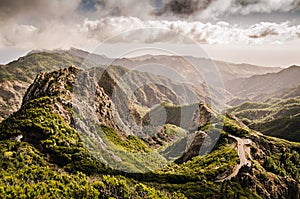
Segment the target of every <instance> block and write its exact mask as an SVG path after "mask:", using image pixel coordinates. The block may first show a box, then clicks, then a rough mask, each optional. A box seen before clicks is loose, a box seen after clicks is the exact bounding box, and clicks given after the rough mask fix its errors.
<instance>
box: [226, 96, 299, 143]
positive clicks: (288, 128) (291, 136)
mask: <svg viewBox="0 0 300 199" xmlns="http://www.w3.org/2000/svg"><path fill="white" fill-rule="evenodd" d="M229 112H232V113H234V114H235V115H236V116H237V117H239V118H240V119H242V120H243V122H244V123H245V124H247V125H248V126H249V127H251V128H252V129H255V130H257V131H260V132H262V133H264V134H266V135H270V136H275V137H279V138H283V139H287V140H291V141H297V142H299V141H300V98H299V97H296V98H289V99H283V100H281V99H270V100H267V101H266V102H264V103H257V102H245V103H243V104H241V105H239V106H236V107H234V108H231V109H230V110H229Z"/></svg>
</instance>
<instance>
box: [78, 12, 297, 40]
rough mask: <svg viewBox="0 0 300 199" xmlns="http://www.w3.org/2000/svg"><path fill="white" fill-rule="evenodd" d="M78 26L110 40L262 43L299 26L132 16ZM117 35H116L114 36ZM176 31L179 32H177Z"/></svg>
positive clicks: (288, 36) (288, 35)
mask: <svg viewBox="0 0 300 199" xmlns="http://www.w3.org/2000/svg"><path fill="white" fill-rule="evenodd" d="M81 30H82V31H83V32H86V33H87V35H88V37H89V38H94V39H96V40H98V41H103V40H105V39H107V38H110V37H112V36H116V37H115V38H114V39H111V40H110V41H111V42H121V41H122V42H132V41H138V42H147V43H152V42H170V41H171V42H188V41H189V40H194V41H196V42H199V43H208V44H263V43H282V42H285V41H288V40H293V39H298V38H299V37H300V26H291V25H289V23H288V22H285V23H281V24H277V23H268V22H261V23H258V24H255V25H253V26H250V27H246V28H242V27H238V26H237V25H230V24H229V23H227V22H217V23H215V24H211V23H202V22H186V21H158V20H148V21H143V20H140V19H138V18H135V17H129V18H128V17H116V18H102V19H100V20H87V19H86V20H85V21H84V23H83V24H82V25H81ZM117 35H119V36H117ZM178 35H180V36H178ZM189 42H191V41H189Z"/></svg>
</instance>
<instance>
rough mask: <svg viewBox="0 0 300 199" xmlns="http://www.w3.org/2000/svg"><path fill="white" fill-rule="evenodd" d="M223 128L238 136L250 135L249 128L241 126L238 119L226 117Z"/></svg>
mask: <svg viewBox="0 0 300 199" xmlns="http://www.w3.org/2000/svg"><path fill="white" fill-rule="evenodd" d="M223 130H224V131H225V132H227V133H230V134H232V135H236V136H239V137H243V136H247V135H250V130H249V129H246V128H244V127H242V126H241V125H240V124H239V123H238V121H236V120H233V119H231V118H228V117H226V118H225V119H224V126H223Z"/></svg>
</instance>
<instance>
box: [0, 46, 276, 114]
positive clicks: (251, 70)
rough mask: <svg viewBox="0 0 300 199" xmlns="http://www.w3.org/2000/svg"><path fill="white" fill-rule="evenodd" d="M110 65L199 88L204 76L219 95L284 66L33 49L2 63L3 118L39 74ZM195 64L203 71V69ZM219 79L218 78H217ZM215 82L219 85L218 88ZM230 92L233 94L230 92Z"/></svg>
mask: <svg viewBox="0 0 300 199" xmlns="http://www.w3.org/2000/svg"><path fill="white" fill-rule="evenodd" d="M108 64H110V65H120V66H123V67H127V68H129V69H132V68H135V67H136V66H146V67H144V68H143V69H141V68H140V69H137V70H140V72H148V73H154V74H155V75H157V73H158V71H159V75H160V76H164V77H167V78H168V79H171V80H172V81H176V82H179V83H180V82H181V83H182V82H184V83H192V84H193V85H194V86H196V87H199V86H200V87H202V86H203V80H204V79H203V78H206V80H207V79H209V81H208V84H207V83H206V84H205V85H204V87H206V88H207V87H210V88H209V89H210V90H211V93H208V91H206V94H205V96H207V95H213V96H214V95H215V96H216V95H218V93H220V91H217V90H215V89H218V88H216V87H222V85H223V84H222V82H223V81H224V82H226V81H228V80H232V79H235V78H239V77H249V76H251V75H255V74H264V73H268V72H276V71H278V70H280V68H267V67H259V66H252V65H247V64H242V65H238V64H231V63H226V62H220V61H211V60H208V59H203V58H194V57H184V56H183V57H180V56H159V55H157V56H154V55H153V56H152V55H151V56H141V57H136V58H130V59H126V58H123V59H122V58H120V59H112V58H107V57H105V56H102V55H97V54H92V53H88V52H86V51H83V50H79V49H75V48H71V49H70V50H54V51H31V52H30V53H28V54H27V55H26V56H24V57H21V58H19V59H18V60H16V61H13V62H11V63H9V64H7V65H2V66H0V84H1V85H0V89H1V91H2V92H1V93H0V103H1V104H0V105H1V106H0V120H3V119H4V118H7V117H8V116H9V115H10V114H11V113H13V112H14V111H17V109H18V108H19V107H20V105H21V100H20V99H21V97H22V96H23V95H24V94H25V91H26V89H27V88H28V86H29V84H31V83H32V82H33V80H34V78H35V76H36V75H37V74H38V73H40V72H42V71H43V72H47V71H53V70H57V69H60V68H64V67H66V66H70V65H75V66H79V67H81V68H87V67H93V66H96V65H97V66H99V65H108ZM214 64H216V65H217V66H218V68H219V69H218V70H219V71H220V72H221V75H222V78H223V79H221V78H220V77H219V76H218V74H216V71H217V70H215V69H214V70H212V69H211V68H210V67H212V68H214ZM159 65H160V66H162V65H166V66H168V67H169V69H167V70H162V68H161V67H160V68H159V70H154V68H155V66H156V67H157V66H159ZM194 66H195V67H196V68H199V69H201V70H200V71H199V70H198V69H196V68H195V67H194ZM147 67H148V69H147ZM149 67H150V68H152V70H149ZM170 67H171V68H174V70H175V69H176V71H175V72H174V71H173V72H172V70H170ZM135 69H136V68H135ZM155 71H156V72H155ZM216 75H217V76H216ZM215 79H216V80H217V81H215ZM210 84H211V85H210ZM215 84H216V87H214V85H215ZM202 94H203V93H202ZM226 95H228V96H230V94H229V93H227V94H226ZM213 98H217V97H213Z"/></svg>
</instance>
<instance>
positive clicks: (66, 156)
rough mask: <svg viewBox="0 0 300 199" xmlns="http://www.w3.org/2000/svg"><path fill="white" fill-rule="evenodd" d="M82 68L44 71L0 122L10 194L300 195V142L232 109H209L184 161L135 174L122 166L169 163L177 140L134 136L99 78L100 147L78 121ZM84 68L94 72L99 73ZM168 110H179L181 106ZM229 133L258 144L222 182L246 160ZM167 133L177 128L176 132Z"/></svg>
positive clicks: (4, 189) (0, 182) (2, 183)
mask: <svg viewBox="0 0 300 199" xmlns="http://www.w3.org/2000/svg"><path fill="white" fill-rule="evenodd" d="M78 73H80V70H78V69H77V68H74V67H70V68H66V69H62V70H58V71H55V72H52V73H41V74H40V75H38V76H37V78H36V79H35V81H34V83H33V84H32V85H31V86H30V88H29V89H28V91H27V93H26V94H25V97H24V100H23V104H22V106H21V108H20V110H19V111H17V112H16V113H14V114H12V115H11V116H10V117H9V118H7V119H6V120H4V121H3V122H2V123H1V124H0V145H1V150H0V159H1V163H0V165H1V167H0V176H1V178H0V192H1V195H4V196H7V197H8V198H9V197H20V196H23V195H24V194H25V195H26V194H27V195H26V197H31V198H32V197H54V198H55V197H56V198H57V197H87V198H95V197H96V198H97V197H100V198H109V197H115V198H185V197H188V198H220V197H223V198H233V197H245V198H299V187H298V186H299V175H300V169H299V167H297V165H299V163H300V162H299V149H300V147H299V144H296V143H291V142H287V141H284V140H280V139H273V138H269V137H263V136H261V135H260V134H258V133H256V132H254V131H252V130H250V129H249V128H248V127H247V126H245V125H244V124H243V123H242V122H241V121H239V120H238V119H237V118H235V117H234V116H231V115H228V116H218V120H216V121H214V120H212V121H211V122H208V121H209V118H208V117H207V118H206V117H205V115H210V113H209V112H208V114H203V116H204V117H205V118H202V119H201V117H200V118H199V120H196V121H198V123H197V124H199V128H200V129H198V130H199V131H198V130H197V131H195V132H185V133H189V134H193V133H195V135H196V136H194V137H193V136H192V137H191V138H192V139H191V140H190V141H191V144H190V145H188V147H187V148H186V150H185V149H183V150H184V151H185V152H186V153H185V154H184V156H183V157H184V158H182V159H184V160H183V161H180V162H179V163H174V162H173V160H171V161H169V162H168V164H167V165H165V166H163V167H160V168H157V169H156V170H153V168H152V171H151V172H145V173H130V172H129V173H127V172H126V171H128V170H122V169H124V167H126V166H127V167H134V169H136V171H138V169H141V166H142V167H143V165H138V164H136V161H134V160H137V159H138V158H140V159H142V162H147V161H149V162H148V163H151V162H152V164H149V165H150V166H151V167H155V166H157V165H158V164H162V163H163V162H158V161H157V160H158V159H159V158H161V157H162V156H159V158H158V156H154V155H153V153H154V152H157V153H156V154H157V155H160V154H159V152H161V151H166V150H164V149H166V148H168V147H171V148H172V143H170V142H169V141H170V140H173V139H164V140H165V142H166V144H167V146H165V145H163V146H162V147H163V148H161V147H158V148H155V147H153V148H150V147H148V146H147V144H148V143H145V142H144V141H142V140H141V139H140V138H139V137H137V136H135V134H134V132H129V133H130V134H129V135H128V134H127V133H128V132H122V128H121V127H120V128H119V127H118V125H119V124H118V123H114V122H113V121H116V118H115V117H116V116H117V115H115V114H113V111H114V107H113V105H114V103H113V101H112V100H111V98H110V95H109V94H107V93H106V91H105V89H103V88H102V87H101V85H102V84H100V83H99V84H98V83H97V84H98V86H99V87H98V88H96V91H97V92H96V97H95V98H92V100H93V101H95V102H97V103H96V105H98V106H96V107H93V108H95V110H96V120H95V121H98V123H99V125H100V126H101V127H102V128H101V129H102V130H101V131H98V130H97V129H95V133H99V134H98V135H99V136H101V137H102V138H103V139H102V141H103V143H105V144H106V145H107V146H110V148H109V149H110V150H109V151H107V150H104V149H103V148H101V147H100V148H99V146H105V145H101V144H102V143H99V144H100V145H98V146H94V145H93V143H95V142H87V141H88V140H87V138H92V139H90V141H93V140H94V141H95V140H96V139H97V138H96V137H92V136H91V135H89V134H88V133H89V132H88V131H87V132H83V130H84V128H78V127H82V125H81V124H78V123H77V122H78V120H77V119H78V118H80V116H78V115H77V117H76V114H78V112H76V109H74V107H76V106H77V105H78V104H74V102H77V101H76V100H74V99H73V97H74V96H73V94H74V92H75V91H76V81H75V79H77V78H75V77H76V75H78ZM83 74H84V75H83V77H87V78H85V79H88V78H89V76H88V74H91V73H90V71H86V72H84V73H83ZM87 82H88V81H87ZM100 82H101V81H100ZM74 83H75V85H74ZM87 86H89V85H87ZM82 94H85V92H83V93H82ZM87 97H89V96H87ZM198 106H199V107H200V108H201V109H200V110H209V108H208V107H207V106H206V105H205V104H202V105H201V104H200V105H199V104H198ZM87 108H88V107H87ZM90 108H91V107H90ZM167 109H169V112H174V111H175V112H176V111H177V110H178V106H170V107H168V108H167ZM72 110H74V112H75V113H72ZM97 112H100V113H99V114H97ZM205 119H208V120H207V121H206V120H205ZM170 121H175V122H172V123H173V124H168V125H169V127H166V129H168V128H170V125H173V127H174V126H175V125H178V123H176V120H172V118H170ZM89 122H90V121H89ZM74 127H76V128H74ZM83 127H84V125H83ZM177 128H179V127H177ZM173 129H176V128H175V127H174V128H173ZM214 132H218V133H219V134H220V138H219V139H218V140H217V143H216V145H215V147H214V148H213V149H212V151H211V153H208V154H207V155H205V154H201V156H199V155H198V154H197V153H195V152H197V151H200V148H201V142H202V135H203V136H208V137H210V138H213V136H212V135H213V133H214ZM185 133H183V135H186V134H185ZM211 133H212V134H211ZM228 133H230V134H234V135H235V136H238V137H240V139H243V140H244V139H245V140H246V139H247V140H248V139H249V140H250V141H249V146H248V147H246V148H247V149H248V148H250V149H251V151H250V152H247V153H246V154H250V155H247V156H246V158H247V160H249V161H251V165H249V166H247V165H246V166H244V167H242V168H241V169H239V170H238V174H237V175H236V176H235V177H233V178H231V179H230V180H225V181H223V182H222V181H220V179H224V178H226V176H230V174H231V173H232V172H233V171H234V168H235V166H236V165H238V164H239V161H241V160H240V159H239V158H240V156H239V155H238V152H237V151H236V149H238V148H240V147H237V146H236V144H237V142H236V141H234V140H232V139H231V137H232V136H230V135H229V134H228ZM166 134H169V135H170V136H171V135H172V133H171V132H170V131H166ZM90 136H91V137H90ZM209 140H211V139H209ZM180 141H181V140H178V142H180ZM174 144H175V145H176V144H177V143H176V142H174ZM204 145H205V142H204ZM93 147H94V148H93ZM95 149H98V150H97V151H95ZM171 151H172V150H171ZM128 152H129V153H128ZM121 154H122V155H121ZM126 154H129V155H126ZM139 154H140V155H141V156H139ZM106 156H107V157H108V159H107V160H111V161H112V162H109V163H110V164H107V165H109V166H112V165H113V163H114V162H113V160H116V159H114V158H115V157H116V156H119V157H120V158H122V161H117V162H115V163H116V165H115V166H114V167H113V168H114V169H110V168H108V167H107V166H106V165H105V163H104V162H103V161H102V159H101V157H102V158H104V157H106ZM125 158H126V159H125ZM125 161H126V162H125ZM125 163H126V164H125ZM128 163H132V164H129V165H128ZM278 165H280V167H279V166H278ZM120 170H121V171H120ZM78 171H81V172H83V173H84V174H83V173H80V172H78ZM122 171H123V172H122ZM69 172H72V173H69ZM108 174H110V175H108ZM266 179H268V180H269V181H267V180H266ZM179 192H180V193H179ZM22 194H23V195H22Z"/></svg>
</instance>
